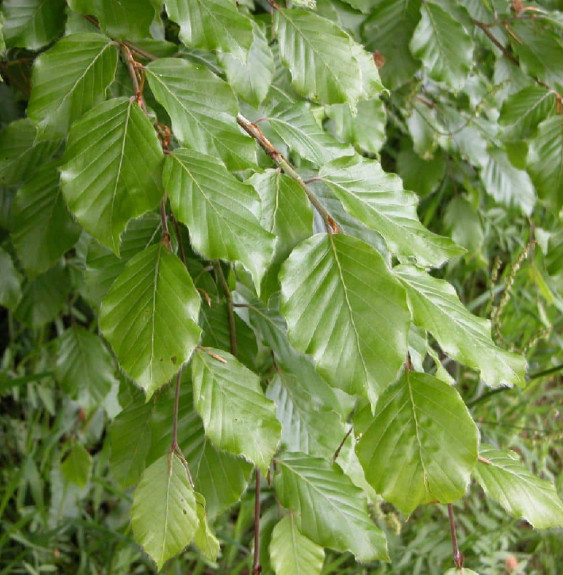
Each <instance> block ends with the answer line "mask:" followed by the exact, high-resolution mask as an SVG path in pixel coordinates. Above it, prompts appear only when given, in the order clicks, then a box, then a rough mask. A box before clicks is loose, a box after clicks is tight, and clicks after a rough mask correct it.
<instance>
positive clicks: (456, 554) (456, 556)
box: [448, 503, 463, 569]
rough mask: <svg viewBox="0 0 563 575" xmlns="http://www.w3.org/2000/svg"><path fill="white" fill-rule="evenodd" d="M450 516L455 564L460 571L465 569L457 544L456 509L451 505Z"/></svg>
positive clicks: (449, 506)
mask: <svg viewBox="0 0 563 575" xmlns="http://www.w3.org/2000/svg"><path fill="white" fill-rule="evenodd" d="M448 516H449V518H450V532H451V534H452V547H453V550H454V553H453V554H454V563H455V566H456V567H457V568H458V569H461V568H462V567H463V555H462V554H461V552H460V550H459V547H458V544H457V534H456V531H455V520H454V508H453V506H452V504H451V503H448Z"/></svg>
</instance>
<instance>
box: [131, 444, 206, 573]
mask: <svg viewBox="0 0 563 575" xmlns="http://www.w3.org/2000/svg"><path fill="white" fill-rule="evenodd" d="M198 525H199V520H198V516H197V503H196V498H195V495H194V491H193V488H192V486H191V485H190V482H189V480H188V474H187V472H186V468H185V467H184V464H183V463H182V461H181V460H180V458H179V457H178V456H177V455H176V454H171V453H169V454H168V455H163V456H162V457H161V458H160V459H157V461H155V462H154V463H153V464H152V465H151V466H150V467H147V469H145V471H144V472H143V475H142V476H141V480H140V482H139V485H138V486H137V489H135V494H134V496H133V507H132V508H131V526H132V527H133V533H134V535H135V539H136V540H137V542H138V543H139V544H141V545H142V546H143V548H144V550H145V551H146V552H147V553H148V554H149V556H150V557H151V559H153V561H154V562H155V563H156V565H157V567H158V569H159V570H160V569H162V566H163V565H164V563H166V561H167V560H168V559H170V558H171V557H174V555H176V554H177V553H180V551H182V550H183V549H184V548H185V547H186V546H187V545H189V544H190V542H191V541H192V539H193V538H194V536H195V534H196V532H197V529H198Z"/></svg>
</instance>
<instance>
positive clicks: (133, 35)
mask: <svg viewBox="0 0 563 575" xmlns="http://www.w3.org/2000/svg"><path fill="white" fill-rule="evenodd" d="M68 3H69V6H70V7H71V9H72V10H74V11H75V12H78V13H79V14H84V15H89V14H90V15H94V16H95V17H96V18H97V19H98V21H99V23H100V26H101V28H102V30H104V32H105V33H106V34H107V35H108V36H111V37H112V38H119V39H126V40H136V39H139V38H147V37H149V38H150V37H151V33H150V30H149V29H150V25H151V24H152V22H153V20H154V18H155V15H156V14H155V3H154V2H152V1H148V0H141V1H139V0H119V2H116V1H115V0H68ZM156 5H158V3H156Z"/></svg>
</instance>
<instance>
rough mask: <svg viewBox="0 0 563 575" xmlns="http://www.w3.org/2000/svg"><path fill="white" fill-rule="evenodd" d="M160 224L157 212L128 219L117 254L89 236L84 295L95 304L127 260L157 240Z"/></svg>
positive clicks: (104, 293) (160, 229)
mask: <svg viewBox="0 0 563 575" xmlns="http://www.w3.org/2000/svg"><path fill="white" fill-rule="evenodd" d="M161 231H162V224H161V220H160V217H159V215H158V214H156V213H154V212H148V213H146V214H144V215H143V216H141V217H140V218H138V219H136V220H131V221H130V222H129V225H128V226H127V229H126V230H125V232H124V233H123V236H122V241H121V246H120V257H117V256H116V255H115V254H114V253H113V252H112V251H111V250H110V249H108V248H106V247H105V246H102V244H100V243H99V242H98V241H97V240H94V239H92V240H91V241H90V243H89V244H88V250H87V253H86V269H85V270H84V283H85V287H86V297H87V298H88V300H89V301H90V302H91V303H92V304H93V305H94V306H96V307H98V306H99V305H100V304H101V303H102V299H103V298H104V296H105V295H106V293H107V291H108V290H109V288H110V286H111V284H112V283H113V282H114V281H115V279H116V278H117V276H118V275H119V274H120V273H121V272H122V271H123V270H124V269H125V266H126V264H127V262H128V261H129V260H130V259H131V258H132V257H133V256H135V255H136V254H138V253H139V252H140V251H142V250H144V249H145V248H148V247H149V246H151V245H152V244H154V243H157V242H158V241H159V240H160V236H161Z"/></svg>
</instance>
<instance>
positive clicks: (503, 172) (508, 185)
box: [481, 148, 536, 216]
mask: <svg viewBox="0 0 563 575" xmlns="http://www.w3.org/2000/svg"><path fill="white" fill-rule="evenodd" d="M481 179H482V180H483V185H484V186H485V191H486V192H487V194H489V195H491V196H492V197H493V198H494V199H495V200H496V201H497V202H499V203H501V204H504V205H505V206H509V207H512V206H513V207H516V208H518V209H519V210H521V211H522V212H523V213H524V214H526V215H527V216H529V215H530V214H531V213H532V211H533V209H534V205H535V203H536V193H535V190H534V186H533V185H532V181H531V180H530V176H529V175H528V174H527V172H525V171H524V170H519V169H518V168H515V167H514V166H513V165H512V164H511V163H510V160H509V159H508V156H507V155H506V152H504V151H503V150H501V149H498V148H497V149H492V150H489V153H488V156H487V163H486V164H485V166H484V167H483V169H482V170H481Z"/></svg>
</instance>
